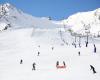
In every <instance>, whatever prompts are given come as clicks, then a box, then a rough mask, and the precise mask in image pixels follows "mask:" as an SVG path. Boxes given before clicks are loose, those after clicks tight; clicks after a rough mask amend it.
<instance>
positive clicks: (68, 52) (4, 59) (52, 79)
mask: <svg viewBox="0 0 100 80" xmlns="http://www.w3.org/2000/svg"><path fill="white" fill-rule="evenodd" d="M58 32H59V29H48V30H47V29H35V30H34V29H33V28H22V29H12V30H7V31H3V32H0V80H100V48H99V47H100V43H99V41H98V42H97V43H95V44H96V47H97V53H94V52H93V44H92V43H90V44H89V46H88V48H86V47H85V45H82V47H81V48H79V47H77V48H74V47H73V46H72V45H65V44H64V45H61V44H62V43H63V41H62V40H61V37H60V35H59V33H58ZM66 36H67V35H66ZM68 36H69V35H68ZM69 39H70V40H68V42H69V43H70V42H72V41H73V40H72V38H71V36H69ZM71 40H72V41H71ZM39 46H40V47H39ZM52 47H54V50H52V49H51V48H52ZM38 51H39V52H40V55H39V56H37V55H38V54H37V53H38ZM78 51H80V52H81V55H80V56H78ZM21 59H23V64H20V60H21ZM56 61H59V62H60V65H62V62H63V61H65V62H66V66H67V67H66V69H57V68H56ZM33 62H35V63H36V70H35V71H32V64H33ZM90 64H91V65H93V66H94V67H95V69H96V71H97V73H96V74H93V72H92V70H90Z"/></svg>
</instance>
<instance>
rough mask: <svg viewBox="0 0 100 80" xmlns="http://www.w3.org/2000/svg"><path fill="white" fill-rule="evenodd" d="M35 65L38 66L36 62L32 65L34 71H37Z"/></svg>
mask: <svg viewBox="0 0 100 80" xmlns="http://www.w3.org/2000/svg"><path fill="white" fill-rule="evenodd" d="M35 65H36V63H35V62H34V63H33V64H32V66H33V68H32V70H36V67H35Z"/></svg>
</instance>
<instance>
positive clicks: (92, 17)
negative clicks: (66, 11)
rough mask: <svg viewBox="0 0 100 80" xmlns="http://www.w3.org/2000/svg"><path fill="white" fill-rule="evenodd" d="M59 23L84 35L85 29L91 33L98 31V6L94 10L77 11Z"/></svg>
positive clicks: (99, 22) (99, 14)
mask: <svg viewBox="0 0 100 80" xmlns="http://www.w3.org/2000/svg"><path fill="white" fill-rule="evenodd" d="M61 24H63V25H65V27H69V28H70V29H71V30H72V31H73V32H75V33H80V34H83V35H85V34H86V33H85V32H86V30H88V31H89V32H90V34H92V35H98V33H99V32H100V8H98V9H96V10H94V11H88V12H78V13H76V14H73V15H71V16H69V17H68V19H65V20H62V21H61Z"/></svg>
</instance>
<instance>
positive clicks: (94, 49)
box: [94, 44, 96, 53]
mask: <svg viewBox="0 0 100 80" xmlns="http://www.w3.org/2000/svg"><path fill="white" fill-rule="evenodd" d="M94 53H96V46H95V44H94Z"/></svg>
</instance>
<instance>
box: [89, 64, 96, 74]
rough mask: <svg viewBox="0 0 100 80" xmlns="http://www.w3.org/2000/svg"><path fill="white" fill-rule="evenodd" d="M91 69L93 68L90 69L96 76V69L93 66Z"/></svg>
mask: <svg viewBox="0 0 100 80" xmlns="http://www.w3.org/2000/svg"><path fill="white" fill-rule="evenodd" d="M90 67H91V69H90V70H92V71H93V73H94V74H95V73H96V71H95V68H94V67H93V66H92V65H90Z"/></svg>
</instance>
